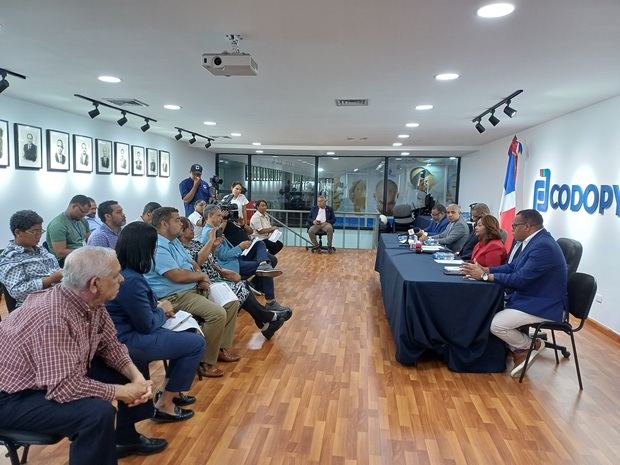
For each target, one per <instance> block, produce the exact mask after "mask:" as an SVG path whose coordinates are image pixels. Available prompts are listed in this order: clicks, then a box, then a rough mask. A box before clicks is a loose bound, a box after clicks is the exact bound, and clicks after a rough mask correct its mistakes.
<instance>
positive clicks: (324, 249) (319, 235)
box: [306, 225, 336, 253]
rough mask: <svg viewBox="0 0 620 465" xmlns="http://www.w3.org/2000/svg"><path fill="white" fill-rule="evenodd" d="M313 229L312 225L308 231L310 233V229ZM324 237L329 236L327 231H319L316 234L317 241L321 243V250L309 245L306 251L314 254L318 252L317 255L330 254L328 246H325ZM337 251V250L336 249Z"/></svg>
mask: <svg viewBox="0 0 620 465" xmlns="http://www.w3.org/2000/svg"><path fill="white" fill-rule="evenodd" d="M311 227H312V225H310V226H308V229H307V230H306V231H310V228H311ZM323 236H327V233H326V232H325V231H318V232H317V233H316V237H317V240H318V242H319V248H318V249H315V248H314V246H313V245H307V246H306V250H312V252H313V253H315V252H317V253H323V252H329V249H328V247H327V246H326V245H323ZM334 250H336V249H334Z"/></svg>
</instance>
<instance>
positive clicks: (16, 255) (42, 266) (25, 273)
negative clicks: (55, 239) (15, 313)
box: [0, 210, 62, 306]
mask: <svg viewBox="0 0 620 465" xmlns="http://www.w3.org/2000/svg"><path fill="white" fill-rule="evenodd" d="M42 225H43V218H41V217H40V216H39V215H38V214H37V213H36V212H34V211H32V210H21V211H18V212H16V213H14V214H13V216H11V220H10V228H11V232H12V233H13V236H14V237H15V239H13V240H11V241H9V243H8V245H7V246H6V248H5V249H4V250H3V251H2V253H0V282H1V283H2V284H4V286H5V287H6V290H7V291H8V292H9V294H10V295H11V297H13V298H14V299H15V300H16V303H17V306H20V305H21V304H22V303H23V302H24V300H26V297H27V296H28V294H30V293H31V292H34V291H40V290H41V289H47V288H48V287H51V286H53V285H54V284H57V283H59V282H60V280H61V279H62V270H61V269H60V267H59V266H58V261H57V260H56V258H55V257H54V256H53V255H52V254H51V253H49V252H48V251H47V250H45V248H43V247H41V246H39V245H38V244H39V240H40V239H41V235H42V234H43V233H44V232H45V230H44V229H43V227H42Z"/></svg>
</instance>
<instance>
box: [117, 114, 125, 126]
mask: <svg viewBox="0 0 620 465" xmlns="http://www.w3.org/2000/svg"><path fill="white" fill-rule="evenodd" d="M121 114H122V115H123V117H122V118H121V119H119V120H118V121H117V123H118V125H119V126H123V125H124V124H125V123H126V122H127V116H125V112H124V111H122V112H121Z"/></svg>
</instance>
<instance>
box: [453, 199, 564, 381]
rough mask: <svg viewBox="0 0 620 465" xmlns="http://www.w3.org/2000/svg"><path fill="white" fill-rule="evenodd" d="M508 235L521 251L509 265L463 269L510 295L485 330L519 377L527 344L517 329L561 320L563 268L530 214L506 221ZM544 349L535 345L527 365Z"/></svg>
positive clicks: (534, 214) (551, 241)
mask: <svg viewBox="0 0 620 465" xmlns="http://www.w3.org/2000/svg"><path fill="white" fill-rule="evenodd" d="M512 231H513V236H514V239H515V240H516V241H520V242H521V250H520V252H519V254H518V255H517V257H516V258H515V259H514V261H513V262H512V263H508V264H506V265H501V266H497V267H494V268H490V269H489V268H485V267H482V266H480V265H478V264H477V263H472V264H465V265H463V269H464V271H465V273H466V274H467V275H469V276H470V277H472V278H475V279H478V280H482V281H490V282H497V283H499V284H502V285H504V286H505V287H507V288H510V289H512V290H513V292H511V293H509V294H507V297H506V304H505V308H504V310H502V311H501V312H498V313H497V314H496V315H495V317H494V318H493V321H492V322H491V332H492V333H493V334H494V335H496V336H497V337H498V338H500V339H502V340H503V341H505V342H506V343H507V344H508V346H509V347H510V350H511V351H512V353H513V357H514V368H513V370H512V371H511V373H510V374H511V375H512V376H520V375H521V371H522V370H523V366H524V365H525V357H526V355H527V349H528V348H529V347H530V344H531V342H532V340H531V339H530V337H529V335H528V334H527V333H524V332H521V331H520V330H519V327H521V326H523V325H527V324H534V323H539V322H541V321H561V320H562V319H563V318H564V312H565V311H566V309H567V306H568V295H567V288H566V284H567V283H566V282H567V267H566V261H565V259H564V255H563V254H562V250H561V249H560V246H559V245H558V244H557V242H556V241H555V240H554V239H553V237H552V236H551V234H549V232H548V231H547V230H546V229H544V228H543V218H542V216H541V214H540V213H539V212H537V211H536V210H521V211H520V212H519V213H518V214H517V216H515V219H514V222H513V223H512ZM544 348H545V345H544V342H543V341H542V340H540V339H538V340H537V341H536V344H535V350H534V351H533V352H532V355H531V357H530V363H529V364H528V367H529V366H530V364H531V363H532V362H533V361H534V360H535V358H536V357H537V356H538V355H539V354H540V352H542V350H543V349H544Z"/></svg>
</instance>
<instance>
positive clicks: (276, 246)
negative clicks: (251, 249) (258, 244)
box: [263, 239, 284, 266]
mask: <svg viewBox="0 0 620 465" xmlns="http://www.w3.org/2000/svg"><path fill="white" fill-rule="evenodd" d="M263 242H264V243H265V247H267V251H268V252H269V253H270V254H271V255H275V254H277V253H278V252H279V251H280V250H282V247H284V244H283V243H282V242H280V241H276V242H271V241H270V240H268V239H263ZM271 265H272V266H275V265H274V264H273V263H272V264H271Z"/></svg>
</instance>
